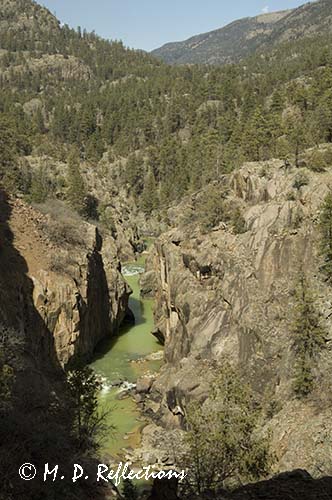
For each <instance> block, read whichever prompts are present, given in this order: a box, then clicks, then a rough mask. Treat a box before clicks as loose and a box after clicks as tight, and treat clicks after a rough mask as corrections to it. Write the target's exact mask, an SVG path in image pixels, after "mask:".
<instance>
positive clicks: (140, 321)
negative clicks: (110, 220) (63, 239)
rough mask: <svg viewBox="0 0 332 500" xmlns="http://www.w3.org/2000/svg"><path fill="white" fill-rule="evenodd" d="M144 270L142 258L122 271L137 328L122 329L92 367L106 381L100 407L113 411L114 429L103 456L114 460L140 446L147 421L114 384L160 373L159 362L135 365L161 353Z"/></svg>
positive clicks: (99, 351) (102, 348)
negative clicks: (144, 291)
mask: <svg viewBox="0 0 332 500" xmlns="http://www.w3.org/2000/svg"><path fill="white" fill-rule="evenodd" d="M143 269H144V259H143V258H141V259H140V260H139V261H138V262H135V263H132V264H128V265H126V266H124V267H123V275H124V277H125V279H126V281H127V282H128V284H129V285H130V287H131V288H132V290H133V293H132V295H131V297H130V299H129V307H130V309H131V310H132V312H133V313H134V316H135V320H136V322H135V325H125V326H123V327H122V328H121V329H120V332H119V335H118V336H117V337H113V338H111V339H108V340H106V341H104V342H103V343H101V344H100V345H99V346H98V348H97V351H96V353H95V358H94V361H93V362H92V364H91V366H92V368H93V369H94V370H95V372H96V373H97V374H98V375H99V376H100V377H101V379H102V381H103V389H102V392H101V396H100V405H101V407H102V408H110V409H111V411H110V414H109V416H108V417H107V420H108V422H107V423H108V424H110V425H113V426H114V427H115V430H114V431H113V432H108V434H107V435H106V436H104V437H103V441H102V443H101V452H102V453H104V454H106V455H109V456H110V457H112V458H115V459H117V458H123V456H124V454H125V451H124V450H125V449H130V448H135V447H136V446H138V445H139V441H140V430H141V428H142V427H143V425H144V420H143V419H142V417H141V415H140V413H139V410H138V407H137V404H136V403H135V401H134V400H133V399H132V397H130V396H127V397H125V398H124V399H119V396H121V394H123V392H121V391H122V388H121V387H114V386H112V383H113V384H114V383H117V384H118V383H119V382H120V381H125V383H135V382H136V380H137V378H138V377H140V376H142V375H144V374H147V373H151V372H155V371H158V370H159V368H160V366H161V361H160V360H151V361H144V362H139V363H137V362H134V361H135V360H142V358H145V357H146V356H147V355H148V354H151V353H153V352H157V351H160V350H161V349H162V347H161V345H160V344H159V343H158V341H157V340H156V339H155V338H154V337H153V335H151V331H152V329H153V311H152V308H153V301H152V300H148V299H141V298H140V293H139V284H138V280H139V275H140V273H141V272H142V271H143Z"/></svg>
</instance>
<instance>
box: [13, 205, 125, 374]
mask: <svg viewBox="0 0 332 500" xmlns="http://www.w3.org/2000/svg"><path fill="white" fill-rule="evenodd" d="M8 205H9V206H10V212H11V213H10V217H9V220H8V226H9V228H10V231H11V234H12V236H11V238H12V239H13V246H14V247H15V251H16V252H17V255H20V260H21V262H24V270H25V273H24V274H25V276H26V281H27V282H29V290H24V289H23V287H22V286H21V285H20V283H18V282H16V280H15V276H14V275H13V280H12V281H13V283H12V285H13V289H14V290H16V292H17V294H20V295H21V296H22V304H21V305H22V307H19V303H18V302H17V301H16V300H15V301H14V298H13V299H12V302H13V304H12V309H13V327H15V328H16V329H21V330H25V331H30V332H31V336H32V337H34V339H33V338H31V342H32V343H33V342H35V339H36V338H38V337H39V336H41V338H42V339H43V341H45V339H46V337H47V338H49V342H50V343H51V344H52V345H53V346H54V349H55V353H56V357H57V362H58V363H59V364H60V365H61V366H67V365H68V364H70V363H71V362H72V361H74V360H77V359H78V358H80V359H86V360H87V359H89V358H90V357H91V355H92V353H93V351H94V349H95V347H96V345H97V344H98V342H100V341H101V340H102V339H103V338H105V337H106V336H108V335H112V334H115V333H116V332H117V330H118V328H119V326H120V324H121V322H122V321H123V319H124V318H125V315H126V312H127V310H128V297H129V295H130V293H131V290H130V288H129V287H128V285H127V284H126V283H125V281H124V279H123V278H122V275H121V273H120V271H119V269H120V264H119V261H118V259H117V247H116V245H115V243H114V241H113V240H112V238H111V237H109V236H106V238H105V239H104V240H103V238H102V236H101V235H100V233H99V231H98V229H97V228H96V227H95V226H93V225H91V224H89V223H86V222H82V221H79V222H78V221H74V222H73V221H71V222H70V223H69V222H66V223H64V222H63V221H55V220H53V219H52V218H50V216H45V215H43V214H41V213H40V212H38V211H37V210H35V209H33V208H32V207H29V206H27V205H26V204H25V203H23V202H21V201H19V200H11V201H10V202H9V204H8ZM76 223H77V225H76ZM78 224H79V225H78ZM4 293H5V292H4ZM27 297H29V299H27ZM7 299H8V297H7ZM26 300H29V301H30V302H31V304H30V306H29V305H28V304H25V301H26ZM4 309H5V310H6V311H10V310H11V306H10V304H7V305H6V308H4ZM29 309H31V310H35V311H36V313H38V315H39V318H40V321H39V326H38V324H36V325H35V328H34V326H33V325H29V326H27V325H26V322H27V318H28V317H29ZM6 314H7V315H8V313H7V312H6ZM6 323H7V324H8V321H6ZM33 328H34V331H33ZM40 329H41V330H42V331H37V330H40ZM45 331H47V332H48V334H47V336H46V335H45V334H44V333H43V332H45Z"/></svg>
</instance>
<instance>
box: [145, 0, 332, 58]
mask: <svg viewBox="0 0 332 500" xmlns="http://www.w3.org/2000/svg"><path fill="white" fill-rule="evenodd" d="M331 6H332V3H331V0H319V1H317V2H309V3H306V4H303V5H301V6H300V7H297V8H295V9H289V10H282V11H276V12H271V13H267V14H259V15H257V16H253V17H245V18H242V19H238V20H235V21H233V22H231V23H230V24H227V25H226V26H224V27H222V28H218V29H215V30H212V31H209V32H206V33H202V34H198V35H195V36H192V37H190V38H188V39H187V40H184V41H180V42H170V43H167V44H165V45H163V46H162V47H160V48H157V49H155V50H153V51H152V52H151V54H153V55H154V56H156V57H157V58H159V59H161V60H162V61H164V62H166V63H169V64H196V63H197V64H202V63H203V64H228V63H235V62H239V61H240V60H242V59H243V58H245V57H247V56H250V55H252V54H253V53H255V52H257V51H260V50H266V49H270V48H271V47H274V46H275V45H277V44H279V43H282V42H286V41H290V40H295V39H298V38H300V37H307V36H310V35H314V34H317V33H321V34H322V33H330V32H331V26H332V23H331V20H332V14H331Z"/></svg>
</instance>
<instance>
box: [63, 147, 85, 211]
mask: <svg viewBox="0 0 332 500" xmlns="http://www.w3.org/2000/svg"><path fill="white" fill-rule="evenodd" d="M67 182H68V190H67V199H68V201H69V203H70V205H71V206H72V208H74V210H76V211H77V212H78V213H80V214H81V215H84V211H85V199H86V191H85V184H84V180H83V177H82V175H81V172H80V159H79V152H78V150H77V149H76V148H74V147H73V148H72V149H71V151H70V154H69V157H68V177H67Z"/></svg>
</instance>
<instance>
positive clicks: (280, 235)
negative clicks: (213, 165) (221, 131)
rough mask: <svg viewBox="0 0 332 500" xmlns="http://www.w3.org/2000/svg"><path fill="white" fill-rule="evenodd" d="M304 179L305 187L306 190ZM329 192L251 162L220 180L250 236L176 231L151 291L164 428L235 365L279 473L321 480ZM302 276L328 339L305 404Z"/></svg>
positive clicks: (162, 252)
mask: <svg viewBox="0 0 332 500" xmlns="http://www.w3.org/2000/svg"><path fill="white" fill-rule="evenodd" d="M299 176H305V181H306V182H304V183H303V185H302V186H301V187H300V188H299V187H298V184H299V183H298V182H297V181H298V179H299ZM303 178H304V177H303ZM331 182H332V176H331V174H330V173H329V172H325V173H320V174H317V173H313V172H310V171H309V170H305V171H301V170H299V169H295V168H294V169H289V170H285V168H284V165H283V163H282V162H280V161H271V162H267V163H260V164H255V163H252V164H246V165H244V166H243V168H241V169H240V170H239V171H237V172H235V173H234V174H233V175H231V176H230V177H228V178H227V179H226V178H225V179H222V181H221V184H222V185H223V190H225V183H226V188H227V192H228V195H227V199H228V201H229V202H230V203H234V204H236V205H238V206H240V207H241V211H242V213H243V217H244V219H245V223H246V229H247V230H246V232H244V233H243V234H234V231H233V230H232V228H231V227H230V226H229V225H228V224H227V223H226V224H221V225H220V226H219V227H217V228H215V230H213V231H211V232H210V233H208V234H202V232H201V231H200V229H199V228H198V227H195V226H193V225H191V226H186V225H184V224H182V225H181V224H180V227H179V228H178V229H174V230H172V231H170V232H169V233H167V234H165V235H163V236H162V237H161V238H159V239H158V240H157V242H156V244H155V248H154V251H153V253H152V254H151V256H150V257H149V260H148V266H147V271H148V275H147V276H148V277H149V279H148V280H145V281H148V282H149V283H150V285H151V286H150V289H151V288H154V289H155V297H156V309H155V320H156V329H157V331H156V332H155V333H156V335H157V336H158V337H159V338H163V339H164V341H165V361H166V364H165V366H164V368H163V369H162V371H161V374H160V376H159V378H158V379H157V381H156V382H155V383H154V385H153V388H152V391H151V399H153V400H154V401H158V402H159V407H158V409H156V406H155V405H154V411H155V416H156V417H157V419H158V420H159V422H162V425H163V426H165V427H168V428H174V427H176V426H181V422H182V419H183V415H185V411H186V404H187V403H188V401H189V400H191V399H193V398H194V399H199V400H203V399H204V398H206V397H207V393H208V390H209V387H210V383H211V380H212V378H213V373H215V372H216V371H218V367H219V366H220V365H221V364H222V362H223V360H228V361H230V362H231V363H232V364H233V365H234V366H236V367H237V369H238V370H240V371H241V373H242V374H243V377H244V379H245V380H249V381H250V383H251V385H252V387H253V389H254V390H255V392H256V394H257V396H258V398H259V399H260V400H261V401H262V402H263V404H265V405H267V406H270V407H271V408H272V407H273V412H272V415H271V419H270V420H269V422H268V423H267V424H266V427H268V428H269V429H271V430H272V436H273V446H274V451H275V452H276V454H277V458H278V467H279V470H280V469H281V470H282V469H284V470H287V469H291V468H296V467H302V468H303V467H307V469H308V470H310V471H311V472H313V473H317V471H318V469H317V467H318V464H319V463H324V460H323V459H322V456H323V455H324V456H325V455H326V457H325V458H326V462H325V463H331V459H328V460H327V455H328V453H329V452H328V450H329V449H330V440H328V441H327V440H326V435H327V434H328V431H327V429H329V430H330V431H331V430H332V429H331V428H330V427H331V423H330V419H329V418H328V411H329V410H328V409H327V407H328V405H326V404H325V403H324V401H325V400H326V384H327V385H328V384H329V380H330V373H331V371H330V369H331V362H332V355H331V346H332V324H331V310H332V302H331V300H332V290H331V289H330V288H329V287H328V286H327V285H326V284H325V283H324V280H323V277H322V276H321V274H320V273H319V265H320V257H319V254H318V247H319V244H318V241H319V230H318V227H317V226H318V220H319V210H320V206H321V203H322V201H323V199H324V196H325V195H326V193H327V191H328V186H329V185H330V184H331ZM191 201H192V200H191ZM183 210H184V205H182V206H181V205H180V207H179V208H178V213H177V214H176V213H175V214H174V213H173V214H172V215H173V217H176V216H178V218H179V220H180V219H181V211H183ZM301 271H305V273H306V274H307V276H308V278H309V281H310V285H311V287H312V288H313V290H314V292H315V294H316V300H317V304H318V307H319V309H320V311H321V313H322V318H323V322H324V327H325V328H326V331H327V339H326V349H324V350H323V351H322V354H321V356H320V359H319V361H318V363H317V366H316V369H315V375H316V376H317V379H318V380H319V383H318V384H317V388H316V392H315V396H314V397H313V398H312V399H311V400H310V401H307V402H299V401H296V400H295V399H294V394H293V391H292V383H293V376H294V363H295V359H294V352H293V349H292V342H293V340H292V335H291V325H292V320H293V310H294V309H293V308H294V289H295V286H296V279H297V277H298V276H299V273H300V272H301ZM143 283H145V285H144V286H145V288H146V289H148V288H149V286H148V283H146V282H144V280H143ZM324 388H325V389H324ZM315 398H316V399H315ZM314 399H315V401H314ZM317 443H321V444H320V446H318V445H317ZM325 472H327V471H325Z"/></svg>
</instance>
